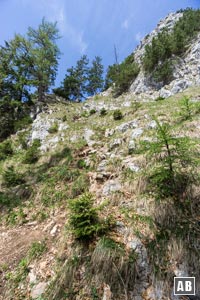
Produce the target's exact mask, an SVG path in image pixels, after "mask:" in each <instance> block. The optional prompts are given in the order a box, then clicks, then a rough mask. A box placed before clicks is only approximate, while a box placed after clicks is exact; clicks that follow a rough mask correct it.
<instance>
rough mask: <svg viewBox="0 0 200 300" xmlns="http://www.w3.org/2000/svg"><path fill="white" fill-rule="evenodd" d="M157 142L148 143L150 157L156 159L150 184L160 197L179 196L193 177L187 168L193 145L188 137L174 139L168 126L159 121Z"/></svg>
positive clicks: (190, 159)
mask: <svg viewBox="0 0 200 300" xmlns="http://www.w3.org/2000/svg"><path fill="white" fill-rule="evenodd" d="M155 121H156V123H157V130H156V139H157V140H156V141H155V142H152V143H146V146H147V147H146V149H148V153H149V157H150V158H151V159H156V165H154V166H153V167H152V171H151V175H150V176H149V180H150V184H151V185H152V186H153V187H154V188H155V189H156V192H157V193H158V197H160V198H162V197H166V196H177V195H178V194H179V193H181V192H183V191H184V189H186V188H187V186H188V184H189V182H190V179H191V176H189V174H187V170H186V168H187V167H188V166H190V165H191V163H192V160H193V157H192V151H191V149H192V145H191V142H190V141H189V139H188V138H186V137H174V136H173V135H172V134H171V132H170V126H169V125H168V124H162V125H161V124H160V123H159V122H158V120H157V119H155Z"/></svg>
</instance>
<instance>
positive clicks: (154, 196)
mask: <svg viewBox="0 0 200 300" xmlns="http://www.w3.org/2000/svg"><path fill="white" fill-rule="evenodd" d="M199 95H200V88H199V87H196V88H190V89H188V90H186V91H185V93H182V94H177V95H176V96H174V97H170V98H168V99H166V100H158V101H148V102H137V99H136V98H133V97H132V96H131V95H130V94H127V95H123V96H121V97H119V98H117V99H112V98H111V97H109V96H106V97H104V96H96V97H94V98H92V99H90V100H88V101H87V102H85V103H82V104H73V103H68V104H64V103H47V104H46V106H45V107H44V108H43V111H42V113H40V114H39V116H38V117H37V119H36V120H35V121H34V123H33V125H30V127H29V128H27V129H26V130H23V131H21V132H18V133H17V134H16V135H13V136H12V137H11V138H10V140H11V142H12V147H13V151H14V153H13V154H11V155H10V156H7V158H6V159H4V160H1V161H0V171H1V178H0V180H1V192H0V207H1V211H0V272H1V278H0V294H1V296H0V299H3V300H6V299H40V300H42V299H43V300H44V299H45V300H53V299H55V300H59V299H60V300H61V299H63V300H64V299H70V300H73V299H76V300H78V299H79V300H86V299H88V300H94V299H95V300H97V299H103V300H105V299H106V300H109V299H118V300H120V299H134V300H139V299H161V295H162V297H163V298H162V299H169V297H171V299H176V298H173V296H172V295H171V294H172V288H173V276H174V275H178V274H185V275H190V276H196V277H197V282H198V279H200V274H199V267H198V265H199V259H200V257H199V247H200V226H199V222H200V207H199V203H198V202H199V191H200V190H199V181H198V174H199V156H198V154H199V150H200V149H199V138H200V130H199V129H200V114H199V113H200V102H199V101H200V100H199ZM184 96H188V97H189V99H190V100H189V102H187V103H186V102H185V100H184V98H183V97H184ZM103 108H105V110H104V112H103ZM116 109H120V110H121V112H122V118H121V119H120V118H119V119H120V120H114V118H113V112H114V111H115V110H116ZM154 119H156V120H158V121H159V124H165V123H167V124H168V125H169V126H170V133H171V136H172V137H174V138H176V139H177V140H178V141H179V139H180V138H181V137H188V138H189V140H190V143H191V142H192V144H193V146H191V148H189V141H187V144H186V145H185V146H186V147H185V148H184V149H185V150H184V151H185V152H184V153H186V152H187V150H189V151H190V152H189V157H190V158H191V161H190V162H189V161H184V163H183V164H182V165H179V162H178V161H175V165H174V168H175V170H176V172H177V174H178V175H180V178H181V180H182V179H184V180H183V181H181V180H180V181H176V182H180V185H179V187H178V189H174V190H172V191H173V192H172V193H169V194H165V195H164V196H163V194H162V196H161V195H160V194H159V193H158V189H157V188H158V187H159V181H157V182H156V184H155V182H152V181H151V175H152V172H154V170H155V169H156V168H157V166H158V165H159V164H160V163H162V159H163V157H162V152H160V156H159V157H157V156H156V155H155V156H148V150H149V148H148V147H150V144H151V143H153V142H155V141H157V140H158V138H159V136H158V125H157V124H156V121H155V120H154ZM42 120H44V122H43V121H42ZM42 122H43V123H45V125H47V124H48V129H47V128H46V127H45V128H44V124H43V123H42ZM37 125H38V127H37ZM37 128H38V129H37ZM45 130H46V131H45ZM41 132H43V133H44V132H45V134H44V135H43V136H41ZM38 134H39V135H40V139H41V145H39V144H38V145H37V147H35V148H34V149H32V150H31V151H32V152H31V155H29V156H28V157H29V159H30V157H33V156H34V155H35V157H36V159H35V161H33V162H32V160H30V161H27V160H25V158H27V151H30V144H31V143H32V142H33V138H34V137H38ZM27 140H28V145H27ZM39 146H40V148H39ZM187 148H188V149H187ZM40 149H41V150H40ZM29 154H30V153H29ZM155 154H156V153H155ZM27 162H31V163H27ZM183 175H185V176H183ZM177 178H178V179H177V180H179V177H177ZM166 184H167V183H166ZM88 192H90V193H91V194H92V197H93V199H94V204H93V205H94V207H96V208H97V207H99V205H101V204H102V205H101V206H102V207H101V209H97V210H96V211H97V214H98V218H99V219H98V220H100V221H97V219H96V221H95V222H96V223H97V222H102V223H103V222H105V221H108V220H109V217H110V216H112V218H111V219H110V221H109V222H107V228H106V231H103V232H100V231H98V230H96V234H93V235H92V237H91V239H89V240H85V242H84V241H79V240H77V239H76V238H75V235H74V234H73V233H72V228H71V227H70V225H69V219H70V216H72V213H73V212H72V211H71V210H70V207H69V205H68V203H69V199H74V201H76V199H77V198H79V197H80V196H83V195H88V194H87V193H88ZM198 288H199V287H198ZM111 294H112V298H111Z"/></svg>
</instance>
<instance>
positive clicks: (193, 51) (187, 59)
mask: <svg viewBox="0 0 200 300" xmlns="http://www.w3.org/2000/svg"><path fill="white" fill-rule="evenodd" d="M182 15H183V14H182V13H170V14H169V15H168V16H167V17H166V18H165V19H163V20H161V21H160V22H159V24H158V25H157V27H156V28H155V29H154V30H153V31H152V32H151V33H150V34H149V35H147V36H146V37H145V38H144V39H143V40H142V41H141V42H140V45H139V46H138V47H137V48H136V50H135V51H134V56H135V60H136V61H137V62H138V63H139V65H140V66H141V70H140V73H139V75H138V76H137V78H136V80H135V81H134V82H133V83H132V85H131V87H130V92H131V93H133V94H134V95H137V96H138V98H139V99H149V98H151V99H156V98H157V97H159V96H160V97H163V98H167V97H169V96H172V95H174V94H176V93H178V92H181V91H183V90H185V89H186V88H188V87H189V86H195V85H199V83H200V69H199V61H200V34H199V35H198V36H197V37H196V38H195V39H194V40H193V41H192V43H191V44H190V45H189V47H188V50H187V52H186V53H185V54H184V56H183V57H178V59H176V64H175V69H174V72H173V77H174V79H173V80H172V82H171V83H170V84H168V85H165V86H160V85H159V84H154V85H152V81H151V80H149V77H148V76H146V75H145V73H144V70H143V68H142V64H141V61H142V58H143V56H144V52H145V46H146V45H149V44H150V43H151V41H152V39H153V38H154V37H156V36H157V35H158V33H160V32H161V31H162V30H163V29H164V28H165V29H166V28H167V29H168V30H169V31H170V30H172V29H173V27H174V25H175V24H176V22H177V21H178V20H179V19H180V18H181V17H182Z"/></svg>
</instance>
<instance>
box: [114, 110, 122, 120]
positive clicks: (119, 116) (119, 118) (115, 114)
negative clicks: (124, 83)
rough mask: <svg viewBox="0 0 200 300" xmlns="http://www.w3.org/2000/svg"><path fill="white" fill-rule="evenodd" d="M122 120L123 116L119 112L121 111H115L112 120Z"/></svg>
mask: <svg viewBox="0 0 200 300" xmlns="http://www.w3.org/2000/svg"><path fill="white" fill-rule="evenodd" d="M122 118H123V114H122V112H121V110H119V109H116V110H115V111H114V113H113V119H114V120H121V119H122Z"/></svg>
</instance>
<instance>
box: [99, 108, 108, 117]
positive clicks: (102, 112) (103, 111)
mask: <svg viewBox="0 0 200 300" xmlns="http://www.w3.org/2000/svg"><path fill="white" fill-rule="evenodd" d="M106 114H107V111H106V109H105V108H104V107H103V108H102V109H101V110H100V116H105V115H106Z"/></svg>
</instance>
